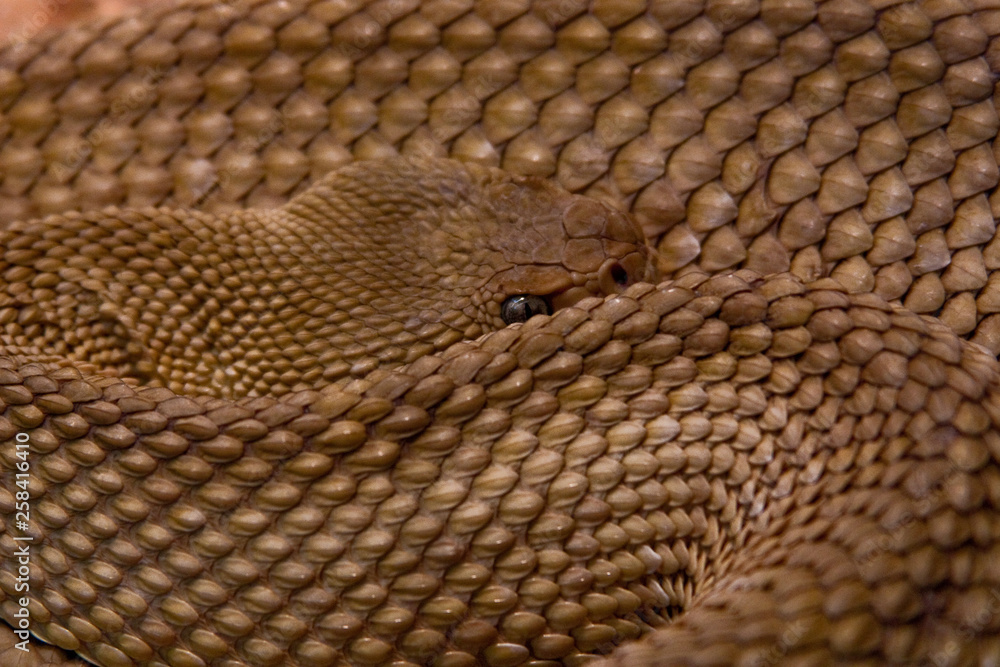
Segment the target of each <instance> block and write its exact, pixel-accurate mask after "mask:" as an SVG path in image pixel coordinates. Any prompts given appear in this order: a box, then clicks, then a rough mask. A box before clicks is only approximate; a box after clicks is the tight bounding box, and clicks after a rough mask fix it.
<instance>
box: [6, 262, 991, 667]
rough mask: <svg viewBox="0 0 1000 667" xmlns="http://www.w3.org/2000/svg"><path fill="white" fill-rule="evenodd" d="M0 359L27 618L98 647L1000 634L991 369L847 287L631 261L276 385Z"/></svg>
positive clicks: (909, 653) (467, 649) (830, 650)
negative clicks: (603, 289) (634, 271)
mask: <svg viewBox="0 0 1000 667" xmlns="http://www.w3.org/2000/svg"><path fill="white" fill-rule="evenodd" d="M0 380H2V383H3V384H2V385H0V386H2V393H0V395H2V397H3V400H4V403H5V405H6V408H5V410H4V413H3V416H2V417H0V434H2V435H3V437H4V438H7V439H10V438H13V436H14V434H15V433H17V432H20V431H26V432H29V433H30V434H31V438H32V442H33V443H36V445H35V447H36V451H34V452H33V466H34V467H33V470H34V471H35V475H36V478H35V479H34V481H33V500H32V502H33V503H34V507H35V509H34V513H35V516H36V517H37V519H36V522H35V528H34V531H35V535H36V547H35V548H36V549H37V550H36V551H35V552H34V553H36V554H37V555H36V558H37V561H36V563H37V567H36V568H35V570H34V574H33V576H34V579H33V586H32V601H33V602H32V605H33V606H32V614H33V618H34V619H35V623H37V625H35V626H34V627H35V631H36V632H38V633H39V634H40V635H41V636H42V637H43V638H45V639H46V640H48V641H51V642H53V643H55V644H57V645H60V646H62V647H64V648H67V649H71V650H76V651H78V652H80V653H81V654H83V655H84V656H86V657H88V659H91V660H94V661H95V662H97V663H98V664H102V665H107V666H114V667H117V666H118V665H133V664H144V665H160V664H163V665H171V666H173V665H190V664H206V665H208V664H211V665H260V664H291V665H334V664H354V665H367V664H397V665H418V664H426V663H427V662H428V661H431V662H433V663H434V664H449V665H450V664H458V665H491V666H493V665H519V664H528V665H556V664H564V665H576V664H583V663H585V662H588V661H589V659H590V658H592V657H596V656H600V655H605V654H608V653H609V652H610V653H611V654H612V658H611V662H609V663H606V664H639V665H654V664H706V663H707V664H738V663H739V662H740V661H750V662H753V661H759V660H765V661H767V660H772V661H774V662H786V661H787V662H788V663H790V664H791V663H794V662H796V661H819V662H827V661H830V660H834V659H835V660H838V661H840V662H842V663H843V664H855V665H862V664H903V663H905V662H908V661H909V662H912V661H917V662H924V661H928V660H931V659H940V660H944V659H948V660H954V661H955V662H954V663H952V664H966V663H971V662H973V661H978V660H984V659H986V658H987V656H991V655H995V653H996V651H998V650H1000V639H998V636H997V633H996V627H997V625H996V620H995V619H994V618H993V617H992V616H991V615H990V614H989V613H987V612H984V610H988V609H992V608H993V607H992V606H991V605H992V602H991V600H992V599H993V597H991V596H993V595H994V594H995V593H994V590H995V588H996V587H997V586H998V585H1000V581H998V580H997V577H996V576H995V573H993V572H992V569H993V568H992V565H991V563H992V562H993V561H994V560H995V558H996V554H995V553H994V552H995V551H996V549H997V545H996V526H997V518H996V515H997V511H996V510H997V504H998V503H1000V467H998V464H1000V460H998V457H997V455H996V452H997V448H998V447H1000V429H998V427H1000V384H998V381H1000V367H998V365H997V362H996V359H995V358H994V357H993V356H992V355H991V354H989V353H988V352H987V351H985V350H983V349H982V348H979V347H976V346H971V345H968V344H967V343H965V342H963V341H962V340H961V339H959V338H958V337H956V336H955V334H954V333H952V332H951V331H950V330H949V329H947V327H945V326H944V325H942V324H941V323H940V322H938V321H936V320H934V319H930V318H922V317H921V316H919V315H916V314H914V313H912V312H909V311H906V310H904V309H902V308H900V307H898V306H892V305H890V304H888V303H887V302H886V301H884V300H882V299H881V298H880V297H878V296H877V295H874V294H850V293H848V292H847V291H846V290H844V288H843V287H842V286H840V285H839V284H838V283H836V282H835V281H833V280H829V279H827V280H822V281H818V282H816V283H813V284H812V285H808V286H806V285H803V284H802V283H801V282H800V281H799V280H798V279H796V278H795V276H793V275H791V274H780V275H776V276H773V277H771V278H768V279H763V278H760V277H759V276H758V275H757V274H753V273H752V272H749V271H742V272H739V273H737V274H736V275H730V276H722V277H715V278H709V277H708V276H705V275H703V274H695V273H691V274H688V275H686V276H685V277H683V278H681V279H679V280H677V281H668V282H664V283H662V284H661V285H660V286H659V287H653V286H651V285H647V284H638V285H635V286H633V287H630V288H629V289H628V290H626V291H625V293H623V294H621V295H617V296H614V297H610V298H608V299H606V300H605V299H599V298H588V299H584V300H582V301H580V302H578V303H577V305H576V306H573V307H570V308H566V309H563V310H561V311H560V312H558V313H557V314H556V315H554V316H552V317H541V318H535V319H533V320H531V321H530V322H529V323H527V324H525V325H524V326H522V327H519V328H508V329H504V330H501V331H498V332H495V333H493V334H490V335H488V336H486V337H484V338H481V339H480V340H478V341H475V342H462V343H458V344H456V345H453V346H451V347H450V348H449V349H448V350H446V351H444V352H443V353H440V354H437V355H431V356H426V357H423V358H422V359H420V360H418V361H416V362H415V363H413V364H411V365H409V366H407V367H406V368H405V369H404V370H402V371H400V370H387V369H380V370H377V371H375V372H373V373H371V374H370V375H369V376H368V377H367V378H365V379H364V380H355V381H353V382H352V383H351V384H349V385H346V386H344V387H333V386H331V387H327V388H326V389H324V390H321V391H303V392H298V393H296V394H293V395H292V397H289V398H288V399H284V400H283V399H275V398H271V397H260V398H255V399H252V400H244V401H241V402H238V403H233V402H230V401H227V400H223V399H217V398H208V397H200V398H197V399H192V398H187V397H183V396H179V395H176V394H174V393H173V392H171V391H170V390H168V389H166V388H151V387H145V388H136V387H132V386H129V385H128V384H125V383H123V382H122V381H121V380H119V379H116V378H100V377H97V376H93V375H91V376H89V377H87V376H86V375H85V374H82V373H81V372H80V370H78V369H76V368H73V367H66V368H62V369H59V370H56V369H55V367H54V366H52V365H48V366H46V365H44V364H37V363H36V364H24V363H21V362H18V361H16V360H14V359H11V358H9V357H7V358H5V359H4V360H3V361H2V363H0ZM109 425H110V426H109ZM3 456H4V464H5V466H10V465H11V464H12V463H13V460H12V459H11V458H10V457H9V454H7V453H4V455H3ZM84 470H86V471H87V472H86V477H83V471H84ZM4 494H6V498H4V497H3V495H4ZM0 503H2V504H3V506H5V507H7V506H11V505H12V504H13V496H12V495H11V493H10V492H9V491H3V492H0ZM14 545H15V543H14V542H13V540H11V539H10V535H9V533H8V534H5V535H4V536H2V537H0V549H2V550H3V551H4V555H5V557H6V556H9V555H10V553H11V552H12V551H13V548H14ZM10 561H11V559H10V558H5V560H4V563H5V564H4V566H3V569H0V587H2V590H4V591H6V590H7V588H8V586H9V585H11V584H12V580H13V574H11V570H10V566H9V565H8V564H7V563H9V562H10ZM36 591H42V592H41V593H38V592H36ZM10 604H11V600H10V599H9V598H8V600H7V601H6V602H5V603H4V606H3V609H5V610H7V609H9V605H10ZM650 632H652V634H651V635H650V637H649V638H648V639H647V640H645V641H641V642H638V643H632V642H633V640H636V639H638V638H640V637H641V636H642V635H644V634H647V633H650ZM616 647H618V648H616ZM942 651H947V653H942ZM769 656H771V657H769Z"/></svg>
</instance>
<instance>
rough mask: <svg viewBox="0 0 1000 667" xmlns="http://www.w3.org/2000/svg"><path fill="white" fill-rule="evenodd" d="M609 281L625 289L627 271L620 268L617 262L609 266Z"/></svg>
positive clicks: (622, 267)
mask: <svg viewBox="0 0 1000 667" xmlns="http://www.w3.org/2000/svg"><path fill="white" fill-rule="evenodd" d="M611 279H612V280H614V281H615V284H616V285H618V286H619V287H627V286H628V271H626V270H625V267H624V266H622V265H621V264H619V263H618V262H615V263H614V264H613V265H612V266H611Z"/></svg>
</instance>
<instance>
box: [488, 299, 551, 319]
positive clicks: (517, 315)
mask: <svg viewBox="0 0 1000 667" xmlns="http://www.w3.org/2000/svg"><path fill="white" fill-rule="evenodd" d="M550 313H551V309H550V308H549V304H548V303H546V302H545V299H543V298H542V297H540V296H535V295H534V294H518V295H517V296H512V297H510V298H509V299H507V300H506V301H504V302H503V306H501V307H500V317H502V318H503V321H504V322H506V323H507V324H514V323H515V322H527V321H528V320H529V319H531V318H532V317H533V316H535V315H549V314H550Z"/></svg>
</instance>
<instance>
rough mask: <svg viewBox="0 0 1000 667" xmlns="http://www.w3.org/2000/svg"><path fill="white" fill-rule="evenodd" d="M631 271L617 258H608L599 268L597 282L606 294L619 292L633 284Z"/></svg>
mask: <svg viewBox="0 0 1000 667" xmlns="http://www.w3.org/2000/svg"><path fill="white" fill-rule="evenodd" d="M632 282H633V281H632V278H631V276H630V275H629V272H628V271H626V270H625V267H624V266H622V265H621V263H620V262H619V261H618V260H617V259H611V258H609V259H607V260H605V261H604V263H603V264H602V265H601V268H600V269H598V270H597V284H598V285H599V286H600V288H601V291H602V292H604V293H605V294H618V293H619V292H621V291H622V290H624V289H625V288H626V287H628V286H629V285H631V284H632Z"/></svg>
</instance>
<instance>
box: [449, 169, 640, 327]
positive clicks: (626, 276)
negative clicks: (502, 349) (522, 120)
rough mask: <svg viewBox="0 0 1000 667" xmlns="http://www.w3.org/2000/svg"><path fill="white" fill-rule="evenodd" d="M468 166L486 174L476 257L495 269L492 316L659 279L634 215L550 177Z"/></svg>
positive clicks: (512, 315) (485, 290)
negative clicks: (573, 191) (565, 187)
mask: <svg viewBox="0 0 1000 667" xmlns="http://www.w3.org/2000/svg"><path fill="white" fill-rule="evenodd" d="M467 168H468V169H469V170H470V172H472V173H473V174H474V176H478V178H479V179H482V184H481V187H482V200H481V202H480V204H479V206H478V207H477V208H479V209H481V210H482V211H484V212H485V217H486V220H485V221H483V220H481V221H480V223H479V224H478V226H477V229H479V230H481V231H483V232H484V233H483V236H482V243H481V250H480V251H479V252H478V253H477V255H478V257H479V259H478V260H477V261H478V263H479V264H480V266H482V267H487V268H488V271H487V272H488V275H486V276H485V277H484V280H483V281H482V283H481V284H480V285H479V286H478V292H479V295H480V300H481V308H482V309H483V310H484V311H485V313H484V314H485V315H486V317H487V318H488V319H490V320H493V321H494V322H495V323H497V322H496V320H497V318H499V320H500V321H499V322H498V323H497V324H510V323H512V322H515V321H524V320H526V319H528V318H529V317H530V316H531V315H533V314H536V313H539V312H541V313H546V312H548V313H551V312H553V311H555V310H558V309H560V308H565V307H567V306H571V305H573V304H575V303H576V302H577V301H579V300H580V299H582V298H584V297H587V296H606V295H609V294H616V293H619V292H621V291H623V290H624V289H626V288H627V287H629V286H630V285H632V284H634V283H637V282H644V281H645V282H651V281H655V280H656V278H657V271H656V268H655V263H654V259H653V258H654V255H653V251H652V249H651V248H650V247H649V245H648V244H647V243H646V239H645V237H644V235H643V232H642V228H641V227H640V226H639V224H638V222H636V220H635V219H634V218H632V217H631V216H630V215H628V214H626V213H623V212H622V211H619V210H618V209H616V208H614V207H613V206H610V205H609V204H606V203H604V202H601V201H598V200H596V199H593V198H590V197H586V196H582V195H574V194H570V193H569V192H566V191H565V190H563V189H562V188H560V187H558V186H557V185H555V184H553V183H551V182H549V181H546V180H543V179H539V178H534V177H518V176H511V175H509V174H505V173H503V172H497V171H496V170H488V173H477V170H478V168H475V167H467ZM498 174H499V175H498ZM487 272H484V273H487Z"/></svg>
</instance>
